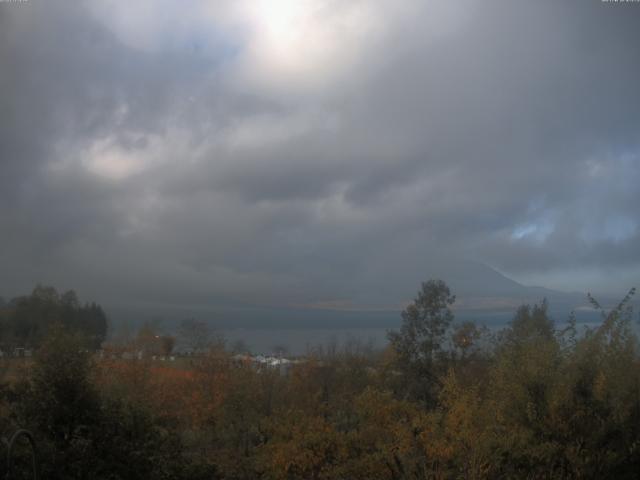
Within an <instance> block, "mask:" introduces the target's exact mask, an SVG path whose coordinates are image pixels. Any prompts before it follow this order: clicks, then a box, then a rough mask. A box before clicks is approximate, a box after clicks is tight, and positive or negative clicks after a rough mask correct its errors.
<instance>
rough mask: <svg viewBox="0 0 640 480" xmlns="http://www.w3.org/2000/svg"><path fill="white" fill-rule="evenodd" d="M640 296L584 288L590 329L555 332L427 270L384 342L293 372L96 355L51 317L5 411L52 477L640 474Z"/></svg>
mask: <svg viewBox="0 0 640 480" xmlns="http://www.w3.org/2000/svg"><path fill="white" fill-rule="evenodd" d="M634 293H635V290H631V291H630V292H629V294H628V295H627V296H626V297H625V298H624V299H623V300H622V301H621V302H620V304H619V305H618V306H617V307H616V308H614V309H613V310H611V311H606V312H605V311H604V310H603V309H602V308H601V307H600V305H599V304H598V302H597V301H596V300H595V299H592V298H590V300H591V302H592V305H593V307H594V309H595V310H597V311H600V313H601V316H602V322H601V324H600V325H599V326H597V327H595V328H584V329H583V330H581V331H578V329H577V326H576V324H575V321H573V320H572V319H569V322H568V323H565V322H563V325H564V326H563V328H562V329H557V328H556V327H555V324H554V322H553V320H552V319H551V318H550V317H549V314H548V307H547V304H546V302H545V301H542V302H541V303H540V304H538V305H532V306H529V305H523V306H522V307H520V308H519V309H518V310H517V311H516V312H515V313H514V316H513V319H512V321H511V322H510V323H509V325H507V326H506V327H505V328H504V329H503V330H501V331H499V332H492V331H490V330H488V329H485V328H482V327H479V326H477V325H474V324H472V323H461V324H460V323H456V321H455V318H454V316H453V312H452V310H451V306H452V305H453V303H454V302H455V297H454V296H453V295H452V293H451V292H450V291H449V288H448V287H447V285H446V284H445V283H444V282H442V281H436V280H434V281H429V282H425V283H423V284H422V286H421V288H420V291H419V292H418V295H417V297H416V299H415V300H414V302H413V303H412V304H411V305H409V306H408V307H407V308H406V309H405V310H404V312H403V313H402V325H401V328H400V329H399V330H398V331H392V332H389V343H388V346H387V348H385V349H384V350H383V351H374V350H372V349H371V348H370V347H367V346H366V345H364V344H360V343H358V342H355V341H354V342H352V343H350V344H348V345H346V346H344V347H343V348H341V349H335V348H328V349H327V348H319V349H317V350H316V351H315V352H314V353H313V354H310V355H309V356H308V357H306V358H305V359H302V360H301V361H299V363H296V364H295V365H293V366H292V368H291V370H290V371H289V372H288V374H286V375H283V374H282V371H281V370H279V369H269V368H263V367H256V364H255V363H251V362H247V363H245V362H243V361H242V360H241V359H242V356H234V355H233V354H232V353H231V352H229V351H228V350H226V349H225V347H224V344H223V343H222V342H219V341H216V342H210V343H209V346H208V349H206V348H204V346H203V345H199V346H198V351H201V352H206V353H204V354H202V355H200V356H196V357H192V358H188V359H185V358H182V359H180V360H181V362H175V363H171V364H168V363H167V362H157V361H156V362H154V361H151V360H145V359H142V360H137V359H130V360H123V359H122V358H121V356H118V355H110V354H109V349H108V348H106V350H105V355H103V356H102V357H99V356H97V355H95V354H91V353H90V352H89V351H88V350H86V349H85V348H83V343H82V342H83V340H82V338H86V335H84V336H78V335H76V334H75V333H74V332H73V331H70V330H69V329H63V328H58V327H56V328H53V329H50V330H49V334H48V336H47V337H46V338H45V340H44V342H43V343H42V345H41V347H40V349H39V350H38V352H37V354H36V356H35V359H34V362H33V364H32V365H31V366H30V368H29V369H28V370H27V371H26V372H25V373H24V374H23V375H21V376H20V377H19V378H18V379H17V380H16V379H15V378H14V379H13V380H11V381H5V383H4V385H3V387H2V389H0V393H1V395H0V400H1V401H0V412H3V413H2V415H1V416H0V419H1V420H2V421H3V422H5V423H6V425H4V427H5V428H7V427H12V428H14V429H15V428H17V427H18V426H22V427H26V428H29V429H30V430H31V431H33V432H34V433H35V436H36V439H37V442H38V446H39V458H40V466H41V469H42V478H48V479H75V478H91V479H105V480H107V479H112V480H117V479H123V480H124V479H134V478H136V479H137V478H145V479H166V480H169V479H172V480H173V479H185V480H186V479H194V480H199V479H202V480H204V479H226V480H232V479H233V480H262V479H264V480H308V479H311V480H321V479H323V480H331V479H345V480H347V479H348V480H360V479H361V480H404V479H407V480H408V479H413V480H416V479H434V480H435V479H472V480H473V479H476V480H479V479H487V480H489V479H637V478H638V475H639V474H638V472H640V345H639V343H638V338H637V337H636V335H635V334H634V332H633V329H632V328H631V327H632V325H631V323H632V320H633V311H632V309H631V306H630V300H631V297H632V295H633V294H634ZM68 325H71V324H68ZM185 331H186V332H187V333H190V334H191V337H192V339H193V341H194V344H195V342H202V339H203V338H205V337H206V335H203V334H202V326H201V325H199V324H198V323H197V322H187V323H186V324H185ZM154 338H155V336H154ZM114 348H115V347H114ZM239 358H240V360H239ZM5 361H6V360H5ZM0 427H2V425H0ZM18 453H19V455H18V460H22V461H25V460H26V459H27V452H26V451H22V453H21V454H20V452H18ZM21 455H23V456H21ZM24 478H28V477H24Z"/></svg>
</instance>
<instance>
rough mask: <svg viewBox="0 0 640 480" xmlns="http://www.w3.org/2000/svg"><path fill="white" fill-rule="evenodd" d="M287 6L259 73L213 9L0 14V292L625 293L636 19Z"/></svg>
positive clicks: (635, 234)
mask: <svg viewBox="0 0 640 480" xmlns="http://www.w3.org/2000/svg"><path fill="white" fill-rule="evenodd" d="M278 2H280V3H278ZM203 3H204V2H203ZM303 3H304V4H305V5H306V7H305V8H312V7H314V8H315V7H318V8H316V9H315V10H312V11H313V12H314V13H313V16H312V21H310V23H309V25H308V28H309V32H302V33H300V32H298V36H296V37H293V38H291V39H288V40H287V37H286V35H284V34H282V33H279V34H280V35H281V36H283V38H284V40H283V39H279V40H278V41H279V42H281V43H282V42H285V43H284V44H282V45H281V44H277V45H276V46H279V47H282V48H283V49H284V48H285V47H286V48H287V49H288V50H283V51H285V53H284V54H282V55H281V57H282V58H285V60H286V61H285V60H282V61H280V60H278V61H280V63H278V62H277V61H276V60H273V58H276V57H275V56H274V55H275V54H274V53H273V52H272V51H267V50H265V51H266V52H267V53H264V51H263V50H261V49H262V48H263V47H262V45H263V44H264V43H265V42H266V41H267V40H268V38H267V37H261V36H260V35H261V33H260V32H261V30H260V29H259V28H258V27H256V26H255V25H254V26H253V30H252V27H251V25H252V24H251V23H250V22H249V21H247V22H243V17H242V15H241V14H236V15H232V14H231V13H229V11H230V10H232V8H231V7H230V5H232V4H233V2H229V4H228V5H227V4H225V2H220V5H221V6H218V7H217V8H218V10H216V11H211V9H209V10H205V9H204V7H203V5H202V4H201V3H199V2H195V1H193V2H191V1H190V2H178V1H168V0H167V1H163V2H160V3H158V4H156V5H157V6H156V8H157V12H156V11H154V10H153V8H151V9H150V10H149V11H148V12H147V11H145V10H144V8H142V7H135V8H134V7H129V6H128V5H126V4H124V3H117V2H106V3H99V2H96V3H95V4H92V3H86V4H85V5H84V6H79V5H78V3H77V2H70V1H64V0H57V1H47V2H44V1H38V0H30V1H29V2H27V3H19V4H12V3H4V4H3V3H0V72H1V73H0V111H1V112H2V113H1V115H0V162H1V167H2V175H1V176H0V200H1V204H0V219H2V222H1V225H2V227H1V228H2V234H1V236H0V265H2V273H1V274H0V289H2V290H1V291H2V292H3V293H4V294H5V295H9V294H15V293H18V292H20V291H24V290H26V289H29V288H30V287H31V286H32V285H33V284H34V283H35V282H37V281H42V282H47V283H53V284H56V285H59V286H61V287H65V288H66V287H74V288H77V289H78V290H79V291H80V292H81V293H84V294H85V295H88V296H93V297H96V298H98V299H103V300H104V301H117V302H122V303H126V302H133V301H145V302H158V303H178V304H180V303H201V304H207V303H210V304H225V303H229V304H238V303H239V304H249V305H277V306H286V305H312V304H313V305H322V304H325V305H357V306H363V307H369V306H372V307H373V306H376V305H396V304H398V303H399V302H401V301H402V300H403V299H406V298H407V297H410V296H411V293H412V292H413V291H414V290H415V288H416V286H417V283H418V282H419V281H420V280H423V279H426V278H427V277H429V276H431V275H430V272H432V271H435V270H437V271H438V272H441V271H443V270H444V271H446V267H444V266H443V265H446V264H447V262H449V261H451V262H455V261H457V260H458V259H472V260H476V261H480V262H484V263H487V264H489V265H492V266H494V267H496V268H499V269H500V270H501V271H503V272H505V273H507V274H509V275H511V276H513V277H515V278H518V279H521V280H524V281H535V282H537V283H541V284H544V285H545V286H552V287H559V288H565V289H567V290H574V289H581V288H587V287H588V288H591V289H594V290H600V291H605V292H608V291H619V290H620V289H625V288H626V287H628V286H631V285H630V284H629V282H630V281H634V280H635V279H637V278H639V277H638V274H640V247H639V245H640V241H639V240H640V229H639V223H640V215H639V214H640V210H639V208H640V207H639V205H640V203H639V200H640V188H639V187H638V185H639V180H640V110H639V108H638V107H639V106H640V92H639V89H638V79H640V47H639V46H640V29H638V24H639V21H640V4H633V3H629V4H618V3H601V2H600V1H588V2H578V1H568V2H561V3H559V2H551V1H549V2H546V1H543V2H533V1H531V2H524V1H523V2H511V1H509V2H507V1H498V0H496V1H491V2H478V1H463V2H456V5H455V6H452V5H450V3H451V2H426V3H424V5H421V6H417V5H414V4H417V3H419V2H411V1H409V0H406V1H404V0H401V1H398V2H394V3H393V5H394V6H393V7H391V6H389V5H388V4H386V3H385V2H383V1H380V2H376V1H374V2H369V3H365V2H353V4H352V5H351V7H345V6H344V3H343V2H321V1H320V0H318V1H311V0H309V1H307V2H306V3H305V2H303ZM144 4H147V5H148V2H142V1H141V2H140V5H144ZM280 4H283V5H285V6H286V5H287V2H286V0H274V3H273V5H280ZM105 5H106V6H105ZM354 5H355V6H354ZM320 7H322V8H320ZM356 7H357V10H354V11H355V12H356V13H357V15H356V13H354V11H352V10H353V9H354V8H356ZM128 8H132V9H133V10H132V11H131V12H127V9H128ZM283 8H284V7H283ZM349 8H352V10H349ZM136 9H137V10H136ZM145 12H146V13H145ZM362 12H364V13H362ZM128 13H130V17H131V18H129V16H128ZM365 14H366V15H365ZM247 18H250V17H247ZM354 18H355V20H354ZM123 19H125V20H126V19H129V20H128V22H127V21H124V20H123ZM343 19H347V20H348V22H347V20H344V21H343ZM345 22H346V23H345ZM360 24H363V25H365V24H366V25H368V27H367V28H366V29H365V28H363V29H362V31H360V30H358V29H355V28H354V25H356V26H357V25H360ZM258 25H260V24H259V23H258ZM345 25H346V27H345ZM314 29H315V30H314ZM285 33H287V32H285ZM265 35H266V34H265ZM265 39H267V40H265ZM317 39H320V40H322V41H324V42H325V44H324V49H320V50H318V49H317V48H316V47H315V44H314V43H313V41H314V40H317ZM327 39H329V40H327ZM331 39H333V40H331ZM307 40H308V43H305V42H306V41H307ZM286 42H288V43H286ZM292 42H293V43H295V45H294V46H292V45H291V43H292ZM331 42H333V43H331ZM283 45H284V46H283ZM294 47H295V48H294ZM314 48H316V50H318V53H316V52H315V50H314ZM307 49H308V50H309V52H306V50H307ZM274 51H275V50H274ZM256 52H257V53H256ZM327 52H328V53H327ZM307 53H308V54H307ZM285 54H286V55H288V56H286V57H285V56H284V55H285ZM270 55H272V56H270ZM314 55H315V56H314ZM278 58H280V57H278ZM434 266H437V268H436V267H434Z"/></svg>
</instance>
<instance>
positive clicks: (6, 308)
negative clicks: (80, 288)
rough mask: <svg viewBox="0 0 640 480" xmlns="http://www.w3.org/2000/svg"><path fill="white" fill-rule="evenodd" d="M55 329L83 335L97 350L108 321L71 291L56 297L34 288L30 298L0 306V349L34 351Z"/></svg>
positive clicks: (43, 288) (52, 291)
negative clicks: (59, 328)
mask: <svg viewBox="0 0 640 480" xmlns="http://www.w3.org/2000/svg"><path fill="white" fill-rule="evenodd" d="M54 325H62V326H64V327H65V328H67V329H68V330H69V331H74V332H79V333H82V334H83V335H85V336H86V337H87V339H89V347H90V348H92V349H96V348H99V347H100V345H101V344H102V342H103V341H104V339H105V338H106V335H107V317H106V315H105V313H104V311H103V310H102V308H101V307H100V306H99V305H97V304H96V303H93V302H92V303H85V304H81V303H80V301H79V300H78V296H77V295H76V293H75V292H74V291H73V290H69V291H67V292H64V293H58V291H57V290H56V289H55V288H53V287H46V286H42V285H38V286H36V287H35V288H34V289H33V291H32V292H31V294H30V295H23V296H19V297H15V298H13V299H11V300H10V301H9V302H7V303H5V302H0V346H3V347H5V348H9V349H11V348H14V347H26V348H37V347H38V346H39V345H40V344H41V343H42V341H43V340H44V338H45V337H46V336H47V334H48V332H49V330H50V329H51V328H52V326H54Z"/></svg>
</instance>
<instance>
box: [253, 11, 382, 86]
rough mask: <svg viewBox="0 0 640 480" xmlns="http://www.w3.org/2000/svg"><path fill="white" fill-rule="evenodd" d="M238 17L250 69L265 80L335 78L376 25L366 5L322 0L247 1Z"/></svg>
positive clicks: (372, 13)
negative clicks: (246, 29)
mask: <svg viewBox="0 0 640 480" xmlns="http://www.w3.org/2000/svg"><path fill="white" fill-rule="evenodd" d="M241 16H243V17H244V21H248V23H249V24H250V30H251V34H252V36H251V39H250V44H249V46H248V52H249V62H250V64H251V68H255V69H257V70H258V71H259V72H260V73H262V74H264V75H266V76H267V77H271V78H270V79H271V80H273V79H274V78H275V79H276V80H277V79H282V78H283V77H285V78H290V77H293V78H294V79H296V80H300V79H302V80H310V79H316V80H320V81H322V80H323V79H324V78H326V77H327V76H331V75H332V74H336V73H338V72H339V71H340V70H341V69H342V68H343V67H345V66H346V65H348V64H349V63H350V62H351V61H353V59H354V56H355V55H356V54H357V52H358V50H359V47H360V46H361V42H362V40H363V37H366V36H367V35H368V34H370V33H371V32H372V30H373V29H374V27H375V24H376V22H375V18H376V15H374V12H373V11H372V9H371V7H368V6H366V4H361V3H359V2H353V3H349V4H334V2H331V1H326V0H325V1H322V0H253V1H250V2H247V3H246V4H244V8H243V9H242V12H241Z"/></svg>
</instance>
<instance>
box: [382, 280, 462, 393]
mask: <svg viewBox="0 0 640 480" xmlns="http://www.w3.org/2000/svg"><path fill="white" fill-rule="evenodd" d="M454 302H455V295H452V294H451V291H450V290H449V287H448V286H447V284H446V283H445V282H443V281H442V280H429V281H428V282H423V283H422V286H421V289H420V291H419V292H418V295H417V297H416V298H415V300H414V301H413V303H412V304H411V305H409V306H408V307H407V308H406V309H405V310H404V311H403V312H402V326H401V327H400V331H390V332H389V333H388V338H389V341H390V342H391V345H392V347H393V349H394V351H395V354H396V366H397V368H398V369H400V371H401V372H402V374H403V378H404V383H405V388H406V391H407V393H409V394H410V395H412V396H414V397H416V398H417V399H419V400H421V401H424V402H427V403H430V402H431V401H433V400H434V398H435V397H434V387H435V386H436V385H437V384H439V380H438V375H439V373H441V371H440V370H439V368H438V366H439V363H441V360H442V357H443V355H442V353H443V347H444V342H445V334H446V332H447V330H448V328H449V326H450V325H451V322H452V320H453V313H452V312H451V308H450V307H451V305H453V303H454Z"/></svg>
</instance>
